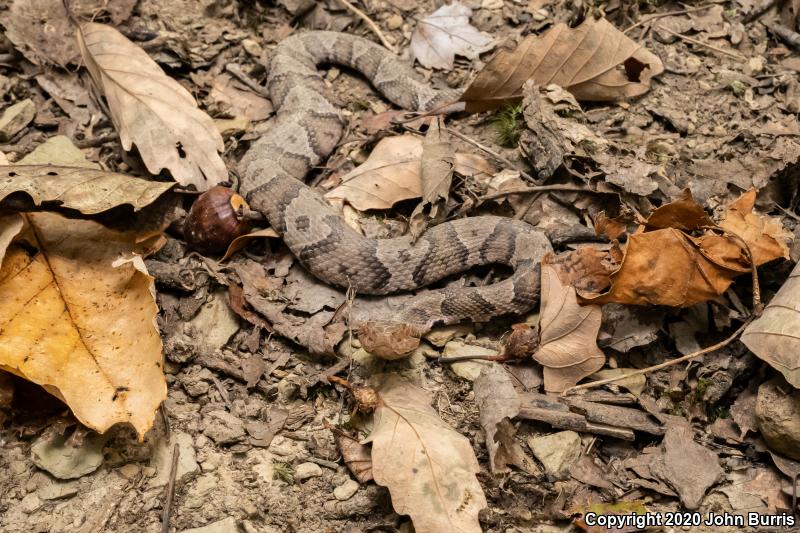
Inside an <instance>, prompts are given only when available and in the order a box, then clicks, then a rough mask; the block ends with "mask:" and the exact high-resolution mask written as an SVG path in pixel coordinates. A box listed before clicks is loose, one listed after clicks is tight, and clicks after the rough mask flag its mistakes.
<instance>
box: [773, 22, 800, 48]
mask: <svg viewBox="0 0 800 533" xmlns="http://www.w3.org/2000/svg"><path fill="white" fill-rule="evenodd" d="M766 26H767V28H769V29H770V30H772V32H773V33H774V34H775V35H777V36H778V37H780V38H781V39H783V40H784V41H786V42H787V43H788V44H789V45H791V46H792V48H794V49H795V50H800V33H797V32H796V31H792V30H790V29H789V28H785V27H783V26H781V25H780V24H767V25H766Z"/></svg>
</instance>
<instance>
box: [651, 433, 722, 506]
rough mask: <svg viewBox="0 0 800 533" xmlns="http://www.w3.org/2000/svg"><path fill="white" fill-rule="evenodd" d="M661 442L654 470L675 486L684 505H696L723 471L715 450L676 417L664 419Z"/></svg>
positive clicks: (720, 476) (698, 504)
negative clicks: (665, 422)
mask: <svg viewBox="0 0 800 533" xmlns="http://www.w3.org/2000/svg"><path fill="white" fill-rule="evenodd" d="M662 446H663V452H662V455H661V456H660V457H659V459H658V461H657V462H656V463H655V464H654V465H653V466H652V469H653V471H654V473H655V474H656V475H657V476H658V477H659V478H661V479H662V480H664V481H666V482H667V483H668V484H669V485H670V486H671V487H672V488H673V489H675V491H676V492H677V493H678V494H679V495H680V497H681V502H682V503H683V505H684V507H686V508H687V509H689V510H694V509H697V508H698V507H699V506H700V502H701V501H702V499H703V496H705V493H706V491H707V490H708V489H709V488H710V487H711V485H713V484H714V483H716V482H717V481H719V480H720V479H721V478H722V476H723V475H724V474H725V471H724V470H723V469H722V468H721V467H720V466H719V458H718V457H717V454H716V453H714V452H713V451H711V450H710V449H708V448H706V447H704V446H701V445H700V444H697V443H696V442H695V441H694V431H692V427H691V426H690V425H689V423H688V422H687V421H686V420H683V419H681V418H677V417H671V418H670V419H669V420H668V421H667V432H666V433H665V434H664V441H663V443H662Z"/></svg>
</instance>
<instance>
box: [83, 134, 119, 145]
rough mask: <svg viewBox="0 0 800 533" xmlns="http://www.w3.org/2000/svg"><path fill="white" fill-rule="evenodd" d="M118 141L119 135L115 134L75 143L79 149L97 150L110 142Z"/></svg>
mask: <svg viewBox="0 0 800 533" xmlns="http://www.w3.org/2000/svg"><path fill="white" fill-rule="evenodd" d="M117 139H119V134H118V133H117V132H114V133H109V134H108V135H101V136H100V137H93V138H91V139H83V140H80V141H75V146H77V147H78V148H96V147H97V146H102V145H104V144H106V143H108V142H111V141H116V140H117Z"/></svg>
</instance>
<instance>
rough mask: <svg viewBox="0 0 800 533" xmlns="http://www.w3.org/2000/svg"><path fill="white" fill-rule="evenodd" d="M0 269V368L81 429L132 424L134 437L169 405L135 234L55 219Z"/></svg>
mask: <svg viewBox="0 0 800 533" xmlns="http://www.w3.org/2000/svg"><path fill="white" fill-rule="evenodd" d="M25 218H26V219H27V221H28V224H29V227H28V228H27V229H26V230H24V231H23V233H22V234H21V235H20V236H19V238H18V239H24V241H25V242H26V243H27V244H26V246H24V247H23V246H20V245H19V244H16V243H13V244H12V245H11V246H10V247H9V248H8V251H7V253H6V257H5V259H4V261H3V265H2V269H1V270H0V324H2V328H1V329H0V369H3V370H7V371H10V372H13V373H15V374H17V375H19V376H21V377H23V378H25V379H27V380H29V381H32V382H34V383H37V384H39V385H41V386H43V387H44V388H45V389H47V390H48V391H49V392H51V393H52V394H54V395H56V396H57V397H59V398H61V399H62V400H64V401H65V402H66V403H67V405H69V407H70V408H71V409H72V411H73V413H74V414H75V416H76V417H77V418H78V420H80V421H81V422H82V423H83V424H85V425H86V426H88V427H90V428H92V429H94V430H96V431H99V432H104V431H106V430H107V429H108V428H110V427H111V426H112V425H114V424H116V423H118V422H127V423H130V424H131V425H132V426H133V427H134V428H135V429H136V431H137V432H138V434H139V435H140V437H142V436H143V435H144V433H145V432H146V431H147V430H148V429H150V427H151V426H152V425H153V420H154V417H155V411H156V409H157V408H158V406H159V405H160V404H161V402H162V401H163V400H164V399H165V398H166V394H167V386H166V382H165V380H164V375H163V371H162V368H161V365H162V358H163V356H162V353H161V337H160V336H159V333H158V329H157V328H156V322H155V321H156V315H157V314H158V308H157V306H156V302H155V288H154V286H153V279H152V278H151V277H150V276H149V275H148V274H147V272H146V270H145V267H144V262H143V261H142V259H141V256H140V255H138V252H139V251H140V250H141V248H140V246H139V245H137V244H136V235H135V234H130V233H120V232H115V231H112V230H108V229H106V228H103V227H102V226H100V225H99V224H97V223H96V222H92V221H85V220H69V219H64V218H62V217H61V216H59V215H56V214H53V213H32V214H29V215H26V216H25Z"/></svg>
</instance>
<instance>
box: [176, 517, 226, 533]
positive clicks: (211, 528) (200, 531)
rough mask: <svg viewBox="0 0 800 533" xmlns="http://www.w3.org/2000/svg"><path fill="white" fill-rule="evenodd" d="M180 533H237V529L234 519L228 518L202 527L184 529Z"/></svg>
mask: <svg viewBox="0 0 800 533" xmlns="http://www.w3.org/2000/svg"><path fill="white" fill-rule="evenodd" d="M181 533H239V527H238V526H237V525H236V519H235V518H234V517H232V516H229V517H227V518H224V519H222V520H219V521H217V522H212V523H211V524H207V525H205V526H202V527H193V528H192V529H184V530H182V531H181Z"/></svg>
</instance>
